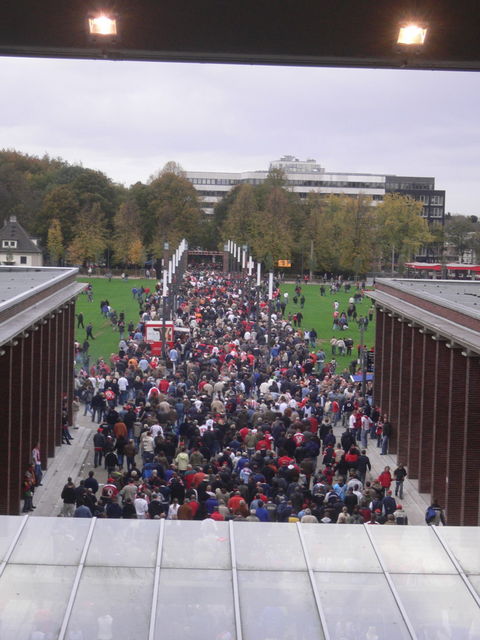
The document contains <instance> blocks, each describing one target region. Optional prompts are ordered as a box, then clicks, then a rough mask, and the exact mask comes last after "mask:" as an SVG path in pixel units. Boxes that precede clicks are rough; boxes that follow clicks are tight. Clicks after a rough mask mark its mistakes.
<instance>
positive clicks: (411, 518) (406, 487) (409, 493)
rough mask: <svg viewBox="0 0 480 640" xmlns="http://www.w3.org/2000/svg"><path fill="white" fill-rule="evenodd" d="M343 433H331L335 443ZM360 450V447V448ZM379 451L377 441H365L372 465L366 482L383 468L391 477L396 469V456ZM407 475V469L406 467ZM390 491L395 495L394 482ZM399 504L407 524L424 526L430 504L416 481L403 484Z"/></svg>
mask: <svg viewBox="0 0 480 640" xmlns="http://www.w3.org/2000/svg"><path fill="white" fill-rule="evenodd" d="M344 431H345V428H344V427H341V426H337V427H335V428H334V430H333V432H334V434H335V437H336V438H337V441H340V437H341V435H342V433H343V432H344ZM360 448H361V447H360ZM380 452H381V449H379V448H378V447H377V440H376V439H374V440H370V439H369V440H368V441H367V456H368V457H369V458H370V464H371V465H372V471H371V472H370V474H369V476H367V480H374V479H375V478H378V476H379V475H380V474H381V473H382V471H383V470H384V468H385V467H387V466H388V467H390V472H391V474H392V476H393V471H394V470H395V469H396V468H397V456H395V455H385V456H382V455H381V454H380ZM407 474H408V467H407ZM392 491H393V493H395V482H393V483H392ZM398 502H400V504H401V505H402V506H403V508H404V509H405V511H406V513H407V516H408V522H409V524H414V525H422V524H425V511H426V509H427V507H428V506H429V504H430V496H429V495H428V494H426V493H419V492H418V481H416V480H410V479H409V478H408V475H407V478H406V480H405V482H404V483H403V498H402V500H400V499H398V498H397V504H398Z"/></svg>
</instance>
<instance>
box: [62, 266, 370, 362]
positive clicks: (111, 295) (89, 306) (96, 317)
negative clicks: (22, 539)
mask: <svg viewBox="0 0 480 640" xmlns="http://www.w3.org/2000/svg"><path fill="white" fill-rule="evenodd" d="M79 282H91V283H92V285H93V302H88V299H87V296H86V295H80V296H79V297H78V299H77V306H76V313H79V312H82V313H83V315H84V318H85V319H84V324H85V326H86V325H87V324H88V323H89V322H91V323H92V324H93V335H94V336H95V340H90V362H91V363H93V362H95V361H96V360H97V359H98V358H100V357H102V358H106V359H108V358H109V357H110V354H111V353H114V352H116V351H117V350H118V342H119V335H118V332H117V331H113V330H112V328H111V324H110V322H109V321H108V320H106V319H105V318H104V317H103V316H102V314H101V313H100V301H101V300H105V299H107V300H108V301H109V303H110V305H111V306H112V307H113V308H114V309H115V310H116V311H117V313H120V312H121V311H123V312H124V313H125V320H126V324H127V325H128V323H129V321H130V320H132V321H133V322H135V324H136V323H137V321H138V318H139V316H138V302H137V301H136V300H134V299H133V296H132V287H137V288H138V287H140V286H142V285H143V286H144V287H145V288H150V289H152V290H153V288H154V287H155V282H156V281H155V280H153V279H150V280H147V279H138V280H133V279H132V280H128V281H126V282H125V281H123V280H120V279H118V278H115V279H112V280H111V282H109V281H108V280H107V279H106V278H79ZM294 289H295V285H293V284H284V285H282V293H284V292H285V291H288V293H289V303H288V306H287V310H286V311H287V313H292V314H293V313H295V311H299V310H300V304H297V305H294V304H293V300H292V299H293V296H294ZM302 291H303V293H304V295H305V298H306V302H305V308H304V309H303V310H302V313H303V316H304V318H303V323H302V327H303V328H304V329H310V328H312V327H315V329H316V331H317V333H318V340H317V345H323V346H324V348H325V350H326V354H327V357H328V358H330V354H331V351H330V344H329V341H330V338H331V337H332V335H333V334H334V332H333V331H332V314H333V302H334V300H338V302H339V303H340V308H339V310H340V311H343V310H345V311H346V310H347V306H348V299H349V297H350V296H351V295H353V291H351V292H350V293H344V292H343V291H342V292H340V293H336V294H335V296H332V295H330V293H328V287H327V294H326V295H325V297H322V296H320V288H319V285H317V284H308V285H303V286H302ZM370 306H371V302H370V299H369V298H365V299H364V301H363V302H361V303H360V304H358V305H357V313H358V315H359V316H361V315H366V314H367V312H368V309H369V308H370ZM75 326H76V325H75ZM75 335H76V338H77V340H78V341H79V342H83V340H84V339H85V331H84V330H83V329H76V331H75ZM335 335H336V336H337V337H339V336H342V337H348V336H351V337H352V338H353V341H354V351H353V354H354V356H356V347H357V345H358V344H359V342H360V331H359V329H358V326H357V324H356V323H352V324H351V325H350V329H349V330H348V331H344V332H343V331H342V332H340V331H336V332H335ZM365 342H366V344H367V346H368V347H372V346H373V345H374V343H375V328H374V323H373V322H372V323H369V325H368V329H367V331H366V332H365ZM352 359H353V358H352V357H350V356H344V357H340V356H337V362H338V365H339V366H338V368H337V371H342V370H343V369H344V368H345V367H346V366H348V365H349V363H350V361H351V360H352Z"/></svg>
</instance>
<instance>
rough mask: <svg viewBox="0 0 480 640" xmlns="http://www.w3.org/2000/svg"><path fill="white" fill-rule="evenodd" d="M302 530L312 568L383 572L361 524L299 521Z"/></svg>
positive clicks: (315, 569)
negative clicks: (321, 523)
mask: <svg viewBox="0 0 480 640" xmlns="http://www.w3.org/2000/svg"><path fill="white" fill-rule="evenodd" d="M302 533H303V537H304V540H305V546H306V547H307V551H308V556H309V559H310V564H311V565H312V569H313V570H314V571H348V572H356V571H362V572H366V571H372V572H378V573H382V569H381V567H380V563H379V562H378V559H377V556H376V555H375V552H374V550H373V547H372V544H371V542H370V539H369V537H368V535H367V532H366V531H365V528H364V527H360V526H355V527H353V526H352V527H345V526H344V525H342V524H331V525H329V526H328V527H327V526H322V527H319V526H318V525H316V524H302Z"/></svg>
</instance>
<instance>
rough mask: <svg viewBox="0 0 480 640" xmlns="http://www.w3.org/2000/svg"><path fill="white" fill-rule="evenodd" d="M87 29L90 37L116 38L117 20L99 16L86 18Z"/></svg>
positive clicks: (102, 15)
mask: <svg viewBox="0 0 480 640" xmlns="http://www.w3.org/2000/svg"><path fill="white" fill-rule="evenodd" d="M88 29H89V31H90V35H91V36H116V35H117V20H116V19H115V18H112V17H110V16H107V15H104V14H101V15H99V16H92V17H89V18H88Z"/></svg>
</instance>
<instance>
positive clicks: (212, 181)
mask: <svg viewBox="0 0 480 640" xmlns="http://www.w3.org/2000/svg"><path fill="white" fill-rule="evenodd" d="M190 182H191V183H192V184H225V185H235V184H240V183H241V182H242V180H231V179H229V178H190ZM262 182H263V181H262Z"/></svg>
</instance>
